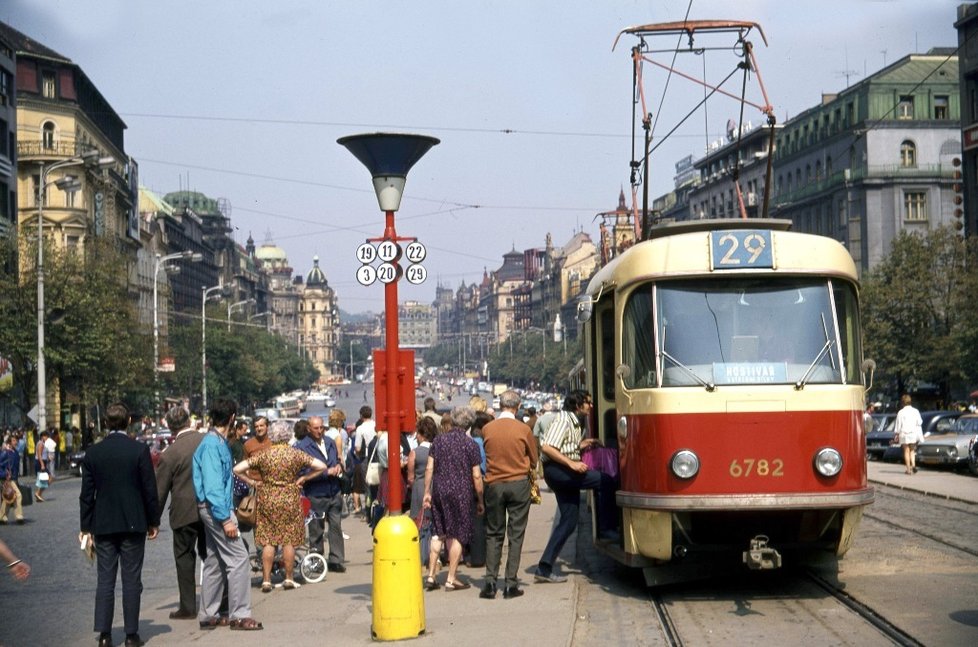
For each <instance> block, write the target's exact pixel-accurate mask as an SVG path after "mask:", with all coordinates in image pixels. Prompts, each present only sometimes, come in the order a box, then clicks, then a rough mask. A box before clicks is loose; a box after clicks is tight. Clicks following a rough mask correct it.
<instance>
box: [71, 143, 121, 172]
mask: <svg viewBox="0 0 978 647" xmlns="http://www.w3.org/2000/svg"><path fill="white" fill-rule="evenodd" d="M76 159H79V160H81V161H82V163H84V164H85V166H88V167H90V168H96V167H97V168H108V167H110V166H112V165H113V164H115V158H114V157H112V156H111V155H105V156H104V157H103V156H101V153H99V150H98V149H97V148H89V149H88V150H87V151H85V152H84V153H82V154H81V155H79V156H78V157H77V158H76ZM76 163H77V162H76Z"/></svg>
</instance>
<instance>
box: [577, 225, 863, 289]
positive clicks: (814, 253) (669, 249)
mask: <svg viewBox="0 0 978 647" xmlns="http://www.w3.org/2000/svg"><path fill="white" fill-rule="evenodd" d="M790 226H791V221H788V220H781V219H771V218H769V219H760V218H754V219H747V220H744V219H739V218H738V219H708V220H696V221H684V222H678V223H671V224H669V225H662V226H659V227H656V228H655V229H654V230H653V231H652V232H651V234H650V238H649V240H646V241H643V242H641V243H637V244H636V245H633V246H632V247H630V248H629V249H628V250H626V251H625V252H623V253H622V254H621V255H619V256H618V257H617V258H615V259H614V260H612V261H611V262H610V263H608V264H607V265H605V266H604V267H602V268H601V269H600V270H599V271H598V272H597V274H595V275H594V277H593V278H592V279H591V281H590V282H589V283H588V287H587V291H586V293H587V294H589V295H591V296H594V295H596V294H597V293H599V292H600V291H602V290H607V289H614V288H616V287H622V286H625V285H629V284H631V283H634V282H636V281H643V280H648V279H653V278H664V277H677V278H678V277H693V276H712V275H714V274H718V273H722V274H723V275H725V276H742V275H745V274H749V275H754V276H757V275H761V276H763V275H764V274H765V273H771V274H795V275H802V274H804V275H823V276H838V277H844V278H847V279H850V280H852V281H858V278H859V275H858V273H857V271H856V264H855V263H854V262H853V260H852V256H850V255H849V251H848V250H847V249H846V248H845V247H844V246H843V245H842V244H841V243H840V242H839V241H837V240H835V239H832V238H828V237H826V236H818V235H815V234H804V233H799V232H793V231H789V228H790ZM730 229H738V230H740V229H760V230H769V231H770V232H771V240H772V246H773V254H774V267H773V268H770V269H747V270H731V269H725V270H714V269H712V267H711V258H710V232H712V231H723V230H730Z"/></svg>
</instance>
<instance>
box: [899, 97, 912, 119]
mask: <svg viewBox="0 0 978 647" xmlns="http://www.w3.org/2000/svg"><path fill="white" fill-rule="evenodd" d="M896 112H897V115H896V116H897V119H913V97H912V96H908V95H903V96H901V97H900V103H898V104H897V110H896Z"/></svg>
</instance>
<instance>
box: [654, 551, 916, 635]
mask: <svg viewBox="0 0 978 647" xmlns="http://www.w3.org/2000/svg"><path fill="white" fill-rule="evenodd" d="M737 579H739V578H737ZM714 584H716V585H717V586H716V588H715V589H713V592H712V593H708V591H709V590H710V589H711V588H712V587H711V586H710V585H706V588H704V587H703V586H694V587H692V588H686V587H682V588H681V589H680V590H673V591H671V592H668V593H658V592H656V591H651V592H650V593H649V595H648V604H649V605H650V606H651V611H652V613H653V615H654V616H655V618H656V621H657V624H658V628H659V636H657V637H656V638H655V639H651V637H650V639H649V641H648V642H647V643H646V644H650V645H667V646H668V647H682V646H683V645H687V644H703V645H723V644H728V641H729V639H730V637H736V640H737V641H739V642H741V643H742V644H751V643H762V642H766V641H769V640H770V639H771V637H772V636H778V637H780V639H781V640H782V641H783V642H785V643H791V642H797V643H800V644H839V645H882V644H892V645H899V646H900V647H920V646H921V645H923V643H921V642H920V641H919V640H917V639H916V638H914V637H913V636H912V635H911V634H909V633H907V632H906V631H904V630H903V629H901V628H900V627H899V626H897V624H895V623H894V622H892V621H891V620H890V619H889V618H887V617H886V616H884V615H883V614H881V613H879V612H878V611H876V609H874V608H873V607H871V606H870V605H868V604H866V603H865V602H863V601H861V600H859V599H857V598H856V597H854V596H853V595H851V594H849V593H847V592H846V591H844V590H843V589H842V588H841V587H839V586H837V585H836V584H834V583H833V582H831V581H830V580H827V579H825V578H823V577H822V576H820V575H819V574H817V573H816V572H814V571H811V570H799V571H796V572H795V573H792V574H791V575H787V577H786V578H785V579H782V578H776V579H773V580H771V581H769V582H767V583H766V584H761V585H760V586H758V582H756V581H755V582H753V583H749V584H748V583H742V587H741V586H738V584H736V583H735V582H731V581H727V582H725V583H724V582H715V583H714Z"/></svg>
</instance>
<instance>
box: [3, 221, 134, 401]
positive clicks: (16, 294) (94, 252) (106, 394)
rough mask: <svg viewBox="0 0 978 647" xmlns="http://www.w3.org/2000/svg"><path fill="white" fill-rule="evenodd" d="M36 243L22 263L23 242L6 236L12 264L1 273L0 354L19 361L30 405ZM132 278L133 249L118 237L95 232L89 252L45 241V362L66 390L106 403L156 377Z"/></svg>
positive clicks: (17, 373) (6, 261) (21, 397)
mask: <svg viewBox="0 0 978 647" xmlns="http://www.w3.org/2000/svg"><path fill="white" fill-rule="evenodd" d="M36 250H37V248H36V246H34V245H32V244H28V245H24V246H23V247H22V248H21V249H20V250H19V251H20V253H21V254H23V256H22V257H21V258H20V263H19V264H18V259H17V256H18V249H17V246H16V243H15V242H13V241H10V240H7V241H3V243H2V244H0V262H2V263H3V266H4V267H6V268H8V269H9V271H8V272H5V273H3V274H2V275H0V303H2V304H3V309H4V315H5V316H4V317H3V318H2V319H0V354H2V355H3V356H4V357H6V358H8V359H9V360H10V361H11V363H12V365H13V368H14V382H15V384H16V385H17V387H18V389H17V396H16V400H17V402H18V405H19V407H20V408H21V410H22V411H26V410H27V409H29V408H30V405H31V404H32V403H33V402H34V400H36V398H35V397H33V396H34V395H35V394H36V392H37V327H36V325H35V324H36V321H37V287H38V280H37V278H38V277H37V264H36V262H34V259H35V258H36V254H37V251H36ZM127 278H128V262H127V257H126V255H125V253H124V252H123V251H122V250H121V249H119V247H118V246H117V245H116V243H115V242H114V241H112V240H107V239H102V238H94V237H93V238H91V239H89V241H88V242H86V246H85V251H84V253H80V252H75V251H72V250H64V249H58V248H55V247H54V246H51V245H45V251H44V305H45V317H46V324H45V331H44V359H45V368H46V373H47V377H48V381H49V382H52V383H53V382H54V380H55V378H57V380H58V383H59V384H60V386H61V391H62V395H65V394H72V395H74V396H77V398H78V399H79V400H80V401H85V400H91V401H95V400H100V401H102V402H103V404H104V403H105V402H106V401H107V400H109V399H117V398H123V397H131V396H132V394H133V393H144V392H145V389H146V387H147V386H148V385H149V379H148V378H147V375H146V370H145V369H146V366H147V365H148V363H149V362H151V349H152V347H151V345H150V344H148V343H147V339H146V336H145V335H144V334H141V331H140V329H139V325H138V314H137V312H136V308H135V304H134V302H133V300H132V299H131V298H130V295H129V291H128V287H127ZM51 419H52V420H53V417H52V418H51Z"/></svg>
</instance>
